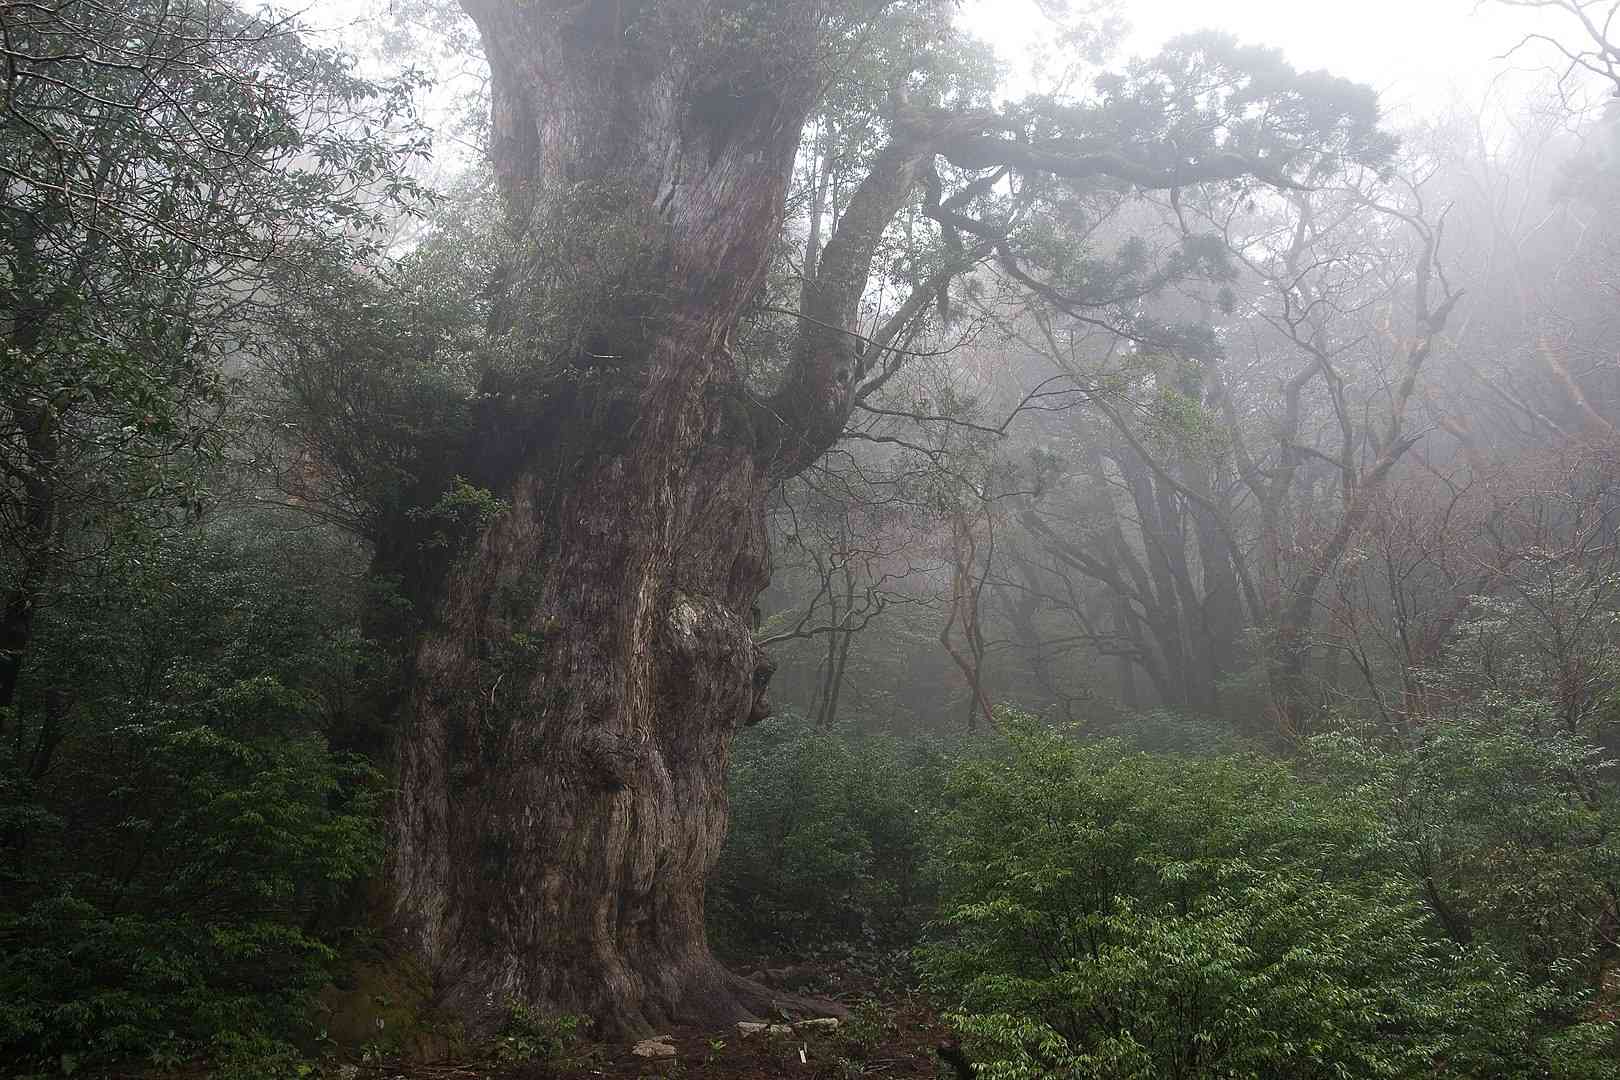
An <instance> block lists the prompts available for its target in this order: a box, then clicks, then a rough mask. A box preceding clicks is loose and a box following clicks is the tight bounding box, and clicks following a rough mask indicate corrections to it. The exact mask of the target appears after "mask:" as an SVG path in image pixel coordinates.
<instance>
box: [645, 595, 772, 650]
mask: <svg viewBox="0 0 1620 1080" xmlns="http://www.w3.org/2000/svg"><path fill="white" fill-rule="evenodd" d="M666 625H667V627H668V630H669V643H670V645H672V646H673V647H674V650H675V652H676V654H677V655H679V656H680V657H681V658H682V659H683V660H686V661H696V660H708V661H714V660H724V659H727V658H729V657H731V656H733V655H734V654H735V653H736V652H737V644H738V635H739V633H740V634H742V635H743V637H744V638H745V639H751V638H752V637H753V635H752V634H751V633H750V632H749V630H748V627H747V626H746V624H745V623H744V622H743V620H742V619H741V618H740V617H738V616H737V615H735V614H733V613H732V612H731V611H729V610H728V609H727V608H726V607H725V605H723V604H721V603H719V602H718V601H715V600H711V599H709V598H708V597H703V596H692V595H691V594H689V593H684V592H677V593H675V595H674V597H673V598H672V599H671V601H670V605H669V615H668V617H667V620H666Z"/></svg>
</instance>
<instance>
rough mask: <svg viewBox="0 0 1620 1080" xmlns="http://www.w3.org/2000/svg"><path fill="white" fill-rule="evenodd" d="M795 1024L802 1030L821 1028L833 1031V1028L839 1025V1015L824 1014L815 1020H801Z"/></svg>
mask: <svg viewBox="0 0 1620 1080" xmlns="http://www.w3.org/2000/svg"><path fill="white" fill-rule="evenodd" d="M793 1026H794V1027H796V1028H798V1029H799V1030H800V1031H803V1030H804V1029H805V1028H821V1029H823V1030H825V1031H831V1030H832V1029H833V1028H836V1027H837V1026H838V1017H836V1016H823V1017H819V1018H817V1019H815V1020H800V1021H799V1022H798V1023H797V1024H794V1025H793Z"/></svg>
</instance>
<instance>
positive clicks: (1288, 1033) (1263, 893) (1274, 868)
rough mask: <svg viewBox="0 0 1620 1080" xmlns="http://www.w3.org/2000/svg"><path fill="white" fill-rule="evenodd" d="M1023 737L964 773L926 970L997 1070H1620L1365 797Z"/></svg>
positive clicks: (1102, 1073) (1603, 1029) (1024, 726)
mask: <svg viewBox="0 0 1620 1080" xmlns="http://www.w3.org/2000/svg"><path fill="white" fill-rule="evenodd" d="M1007 728H1008V736H1009V741H1008V747H1007V751H1006V753H1005V755H1004V756H1002V757H1000V758H998V759H993V760H983V761H974V762H968V763H965V764H963V765H962V766H961V767H960V768H959V769H958V771H957V773H956V774H955V776H954V777H953V778H952V780H951V783H950V796H951V799H952V807H951V809H950V811H949V813H948V815H947V816H946V817H945V819H944V821H943V825H944V829H945V831H944V834H943V838H942V841H941V842H942V845H943V850H944V859H945V862H946V880H947V898H946V903H945V905H944V908H943V911H944V915H943V918H942V920H941V922H940V924H939V929H940V931H941V937H940V939H939V940H938V941H936V942H934V943H932V944H931V945H929V946H928V947H926V948H925V949H924V950H923V953H922V960H923V966H924V970H925V972H926V973H927V975H928V978H929V980H930V982H931V984H932V985H933V987H934V988H935V989H936V990H937V991H939V992H941V993H944V994H946V995H948V996H949V998H950V999H951V1000H953V1001H954V1002H955V1003H956V1005H957V1012H956V1013H955V1015H954V1016H953V1020H954V1021H955V1022H956V1023H957V1024H958V1025H959V1027H960V1028H961V1030H962V1031H963V1033H964V1034H965V1035H966V1036H967V1037H968V1041H969V1048H970V1052H971V1053H972V1054H973V1055H974V1056H975V1059H976V1060H978V1061H980V1062H982V1063H983V1073H982V1075H984V1076H986V1077H995V1078H1013V1077H1097V1078H1103V1077H1107V1078H1137V1077H1140V1078H1143V1080H1146V1078H1149V1077H1153V1078H1160V1077H1205V1076H1247V1077H1277V1078H1282V1077H1310V1076H1334V1077H1406V1076H1410V1077H1418V1076H1425V1077H1427V1076H1478V1077H1487V1076H1489V1077H1505V1076H1541V1075H1568V1076H1578V1075H1593V1076H1596V1075H1612V1069H1611V1068H1610V1066H1608V1065H1607V1064H1605V1063H1604V1062H1603V1059H1602V1057H1601V1055H1600V1053H1599V1050H1600V1048H1601V1046H1602V1045H1603V1044H1604V1043H1605V1042H1606V1041H1607V1040H1608V1038H1609V1035H1608V1031H1607V1026H1606V1025H1601V1024H1588V1025H1574V1026H1571V1027H1568V1028H1566V1029H1564V1030H1561V1031H1548V1030H1544V1029H1543V1027H1542V1025H1541V1022H1540V1021H1541V1017H1542V1015H1543V1013H1544V1012H1545V1011H1546V1009H1547V1008H1548V1006H1549V1005H1551V1004H1552V1001H1553V992H1552V991H1551V990H1550V989H1549V988H1547V987H1540V988H1532V987H1531V986H1529V985H1528V982H1527V980H1526V979H1525V978H1524V977H1523V976H1522V975H1521V974H1519V973H1517V972H1515V971H1514V970H1512V969H1511V968H1510V967H1509V966H1508V965H1507V964H1506V963H1505V962H1504V961H1503V960H1502V959H1501V958H1500V957H1498V956H1497V955H1496V954H1495V953H1493V952H1491V951H1489V950H1486V949H1481V948H1472V949H1470V948H1464V947H1461V946H1458V945H1456V944H1455V943H1453V942H1450V941H1447V940H1445V939H1444V938H1443V937H1442V936H1441V935H1439V934H1436V933H1434V932H1433V926H1432V922H1431V920H1430V919H1429V918H1428V916H1427V914H1426V913H1425V912H1424V911H1423V910H1422V908H1421V907H1420V906H1419V905H1418V904H1416V903H1415V902H1414V900H1413V899H1412V896H1411V894H1410V892H1409V889H1408V885H1409V883H1408V882H1407V881H1406V880H1404V879H1403V878H1402V877H1401V874H1400V866H1399V859H1398V856H1397V854H1396V852H1395V851H1394V850H1393V846H1392V845H1391V844H1390V842H1389V836H1388V833H1387V830H1385V829H1384V828H1383V826H1382V824H1381V822H1380V821H1379V819H1378V818H1377V816H1376V815H1375V814H1374V813H1372V812H1371V810H1370V809H1369V808H1368V806H1367V805H1366V803H1364V802H1362V801H1359V800H1356V799H1351V798H1346V797H1344V796H1343V795H1342V794H1341V793H1339V792H1334V791H1329V790H1326V789H1319V788H1315V787H1313V786H1311V785H1309V784H1307V783H1305V782H1303V781H1301V780H1299V779H1297V778H1295V777H1294V776H1293V775H1292V774H1290V773H1289V772H1288V771H1287V769H1286V768H1285V767H1283V766H1282V765H1280V764H1278V763H1275V762H1268V761H1264V760H1261V759H1258V758H1254V757H1226V758H1218V759H1213V760H1206V761H1192V760H1181V759H1174V758H1164V757H1152V756H1148V755H1145V754H1132V753H1128V752H1126V751H1125V750H1124V749H1123V748H1122V747H1120V746H1119V745H1117V744H1113V745H1110V744H1099V745H1091V746H1084V747H1082V746H1077V745H1075V744H1073V743H1070V742H1068V741H1066V740H1064V739H1063V738H1061V737H1060V736H1058V735H1056V734H1053V733H1050V732H1044V731H1041V730H1039V729H1037V728H1036V727H1035V726H1034V725H1033V724H1032V723H1030V722H1029V721H1027V720H1025V719H1021V718H1017V717H1011V718H1008V719H1007ZM1606 1070H1607V1071H1606Z"/></svg>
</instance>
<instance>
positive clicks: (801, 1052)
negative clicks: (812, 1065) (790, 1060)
mask: <svg viewBox="0 0 1620 1080" xmlns="http://www.w3.org/2000/svg"><path fill="white" fill-rule="evenodd" d="M807 1060H808V1059H807V1058H805V1056H804V1044H803V1043H800V1044H799V1064H800V1065H803V1064H805V1063H806V1061H807Z"/></svg>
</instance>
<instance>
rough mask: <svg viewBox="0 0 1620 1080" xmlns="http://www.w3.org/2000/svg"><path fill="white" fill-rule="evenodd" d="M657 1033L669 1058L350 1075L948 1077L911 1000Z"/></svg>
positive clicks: (757, 1079) (578, 1056)
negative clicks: (831, 1014) (810, 1019)
mask: <svg viewBox="0 0 1620 1080" xmlns="http://www.w3.org/2000/svg"><path fill="white" fill-rule="evenodd" d="M658 1034H660V1035H665V1034H667V1035H669V1036H670V1039H669V1040H668V1041H669V1043H670V1044H672V1045H673V1046H674V1047H675V1056H674V1057H673V1058H658V1059H648V1058H643V1057H638V1056H637V1055H636V1054H634V1053H633V1052H632V1047H631V1046H630V1045H628V1044H624V1045H618V1044H614V1045H604V1044H590V1043H586V1044H582V1045H580V1046H578V1047H576V1048H574V1049H572V1050H571V1051H570V1052H569V1053H568V1054H567V1055H566V1057H565V1058H564V1059H562V1060H560V1061H554V1062H538V1061H537V1062H526V1063H522V1064H516V1065H509V1066H501V1065H496V1064H493V1063H487V1062H480V1063H474V1062H468V1063H461V1064H439V1065H413V1064H405V1063H386V1062H385V1063H374V1064H364V1065H359V1066H358V1067H357V1071H356V1072H355V1074H354V1080H595V1078H604V1080H632V1078H635V1080H641V1078H645V1080H788V1078H792V1080H801V1078H802V1080H854V1078H857V1077H877V1078H883V1080H890V1078H895V1080H919V1078H920V1080H935V1078H936V1077H954V1076H955V1075H956V1074H955V1072H954V1071H953V1070H951V1069H950V1068H949V1067H948V1066H946V1065H944V1064H943V1063H942V1062H941V1061H940V1058H939V1057H938V1055H937V1053H936V1052H935V1048H936V1047H938V1046H939V1045H940V1043H941V1042H942V1041H943V1040H945V1039H946V1038H947V1037H948V1035H949V1033H948V1031H947V1030H946V1029H945V1027H944V1026H943V1025H942V1024H941V1023H940V1021H939V1019H938V1018H937V1017H936V1016H935V1015H934V1013H933V1012H932V1011H930V1010H929V1009H928V1008H927V1007H926V1006H925V1005H924V1004H922V1003H921V1002H919V1001H917V1000H915V999H902V1000H900V1001H896V1002H869V1003H866V1004H863V1005H860V1006H858V1007H857V1008H856V1009H855V1011H854V1014H853V1016H852V1017H851V1018H850V1019H848V1020H845V1021H843V1022H841V1023H840V1025H839V1027H838V1028H836V1029H831V1030H827V1029H818V1028H799V1029H795V1030H794V1031H793V1032H792V1033H791V1034H788V1033H781V1032H779V1033H777V1034H774V1035H771V1034H763V1033H762V1034H754V1035H747V1036H745V1035H743V1034H741V1033H739V1031H738V1030H737V1029H736V1028H732V1029H729V1030H725V1031H702V1030H696V1029H691V1028H673V1029H671V1030H669V1031H667V1032H659V1033H658Z"/></svg>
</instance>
